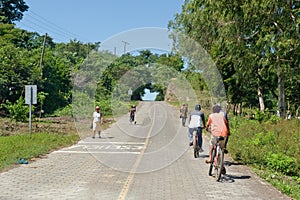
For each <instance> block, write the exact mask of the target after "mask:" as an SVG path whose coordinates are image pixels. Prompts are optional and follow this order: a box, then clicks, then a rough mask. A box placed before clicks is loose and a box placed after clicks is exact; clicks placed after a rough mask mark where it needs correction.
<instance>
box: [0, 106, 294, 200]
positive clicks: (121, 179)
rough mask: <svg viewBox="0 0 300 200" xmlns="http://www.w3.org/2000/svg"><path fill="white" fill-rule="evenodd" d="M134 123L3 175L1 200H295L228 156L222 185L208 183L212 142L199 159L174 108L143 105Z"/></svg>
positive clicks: (123, 120) (124, 122) (122, 121)
mask: <svg viewBox="0 0 300 200" xmlns="http://www.w3.org/2000/svg"><path fill="white" fill-rule="evenodd" d="M136 119H137V123H136V124H135V125H131V124H130V123H129V116H127V115H126V116H122V117H120V118H118V119H117V122H116V123H115V124H113V125H112V126H111V127H110V128H108V129H106V130H104V131H103V132H102V134H101V135H102V137H101V138H95V139H92V138H91V136H89V137H86V138H83V139H82V140H81V141H80V142H79V143H78V144H76V145H74V146H71V147H69V148H64V149H61V150H58V151H55V152H52V153H50V154H48V155H47V156H45V157H43V158H41V159H37V160H36V161H34V162H30V163H29V164H27V165H20V166H18V167H16V168H13V169H11V170H9V171H7V172H3V173H1V174H0V200H6V199H7V200H15V199H22V200H23V199H24V200H27V199H38V200H39V199H43V200H45V199H51V200H52V199H55V200H56V199H57V200H62V199H66V200H67V199H70V200H73V199H77V200H78V199H83V200H85V199H87V200H89V199H100V200H102V199H103V200H106V199H107V200H112V199H117V200H123V199H128V200H129V199H134V200H135V199H137V200H139V199H145V200H148V199H153V200H154V199H155V200H157V199H172V200H173V199H176V200H177V199H179V200H181V199H201V200H202V199H231V200H232V199H233V200H235V199H237V200H240V199H244V200H246V199H268V200H269V199H275V200H276V199H290V198H288V197H286V196H285V195H283V194H281V193H280V192H279V191H277V190H276V189H275V188H273V187H272V186H271V185H270V184H268V183H266V182H265V181H263V180H261V179H260V178H259V177H257V176H256V175H255V174H254V173H253V172H251V170H249V168H247V167H246V166H242V165H235V164H234V163H233V162H231V159H230V158H229V157H226V158H225V161H226V169H227V174H226V175H224V176H223V178H222V180H221V182H216V181H215V179H214V178H213V177H209V176H208V165H207V164H205V162H204V161H205V159H206V158H207V157H208V141H207V140H206V139H205V140H204V144H203V148H204V152H203V153H202V154H201V156H200V158H197V159H195V158H194V157H193V150H192V148H191V147H189V146H188V138H187V128H186V127H182V126H181V123H180V119H179V112H178V110H176V109H175V108H174V107H172V106H169V105H167V104H166V103H164V102H141V104H140V105H139V107H138V108H137V116H136ZM87 126H88V125H87ZM79 134H80V135H81V134H82V135H87V134H86V133H84V134H83V133H79ZM90 135H92V134H90Z"/></svg>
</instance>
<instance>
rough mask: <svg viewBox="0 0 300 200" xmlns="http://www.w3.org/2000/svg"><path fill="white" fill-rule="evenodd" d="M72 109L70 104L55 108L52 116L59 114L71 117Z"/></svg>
mask: <svg viewBox="0 0 300 200" xmlns="http://www.w3.org/2000/svg"><path fill="white" fill-rule="evenodd" d="M72 109H73V107H72V104H69V105H67V106H65V107H63V108H60V109H58V110H56V111H55V112H54V113H53V114H54V116H58V117H60V116H70V117H72V116H73V114H72Z"/></svg>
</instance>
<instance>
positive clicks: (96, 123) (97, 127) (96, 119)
mask: <svg viewBox="0 0 300 200" xmlns="http://www.w3.org/2000/svg"><path fill="white" fill-rule="evenodd" d="M92 124H93V125H92V128H93V138H95V136H96V132H98V135H99V138H101V125H102V124H103V115H102V113H101V112H100V107H99V106H96V108H95V111H94V112H93V122H92Z"/></svg>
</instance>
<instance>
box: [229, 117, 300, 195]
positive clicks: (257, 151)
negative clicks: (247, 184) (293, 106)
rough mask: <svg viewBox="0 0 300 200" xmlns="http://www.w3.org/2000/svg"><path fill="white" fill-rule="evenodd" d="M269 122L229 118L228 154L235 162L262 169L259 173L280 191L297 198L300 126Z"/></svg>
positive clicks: (293, 121) (289, 123)
mask: <svg viewBox="0 0 300 200" xmlns="http://www.w3.org/2000/svg"><path fill="white" fill-rule="evenodd" d="M269 122H270V121H266V122H264V121H263V122H259V121H257V120H249V119H245V118H241V117H232V118H230V131H231V135H230V137H229V142H228V149H229V152H230V154H231V156H232V157H233V158H234V159H235V160H239V161H240V162H242V163H244V164H248V165H250V166H253V167H255V169H256V170H258V169H259V170H261V169H263V173H262V172H260V171H258V173H259V174H260V175H261V176H262V177H264V178H265V179H267V180H268V181H270V182H271V183H272V184H273V185H274V186H276V187H277V188H279V189H280V190H281V191H283V192H285V193H286V194H288V195H290V196H293V197H294V196H297V195H298V194H299V192H300V188H299V183H298V182H297V180H298V179H299V177H300V173H299V167H300V149H299V143H298V141H300V129H299V125H298V124H297V120H296V119H295V120H280V121H278V122H277V124H274V123H269ZM277 176H278V177H277ZM273 177H275V178H273ZM279 177H282V178H279ZM287 180H288V181H287Z"/></svg>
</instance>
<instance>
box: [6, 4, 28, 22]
mask: <svg viewBox="0 0 300 200" xmlns="http://www.w3.org/2000/svg"><path fill="white" fill-rule="evenodd" d="M28 8H29V7H28V6H27V5H26V3H25V1H23V0H0V23H3V24H12V23H13V22H14V21H20V20H21V19H22V18H23V13H24V12H25V11H27V10H28Z"/></svg>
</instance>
